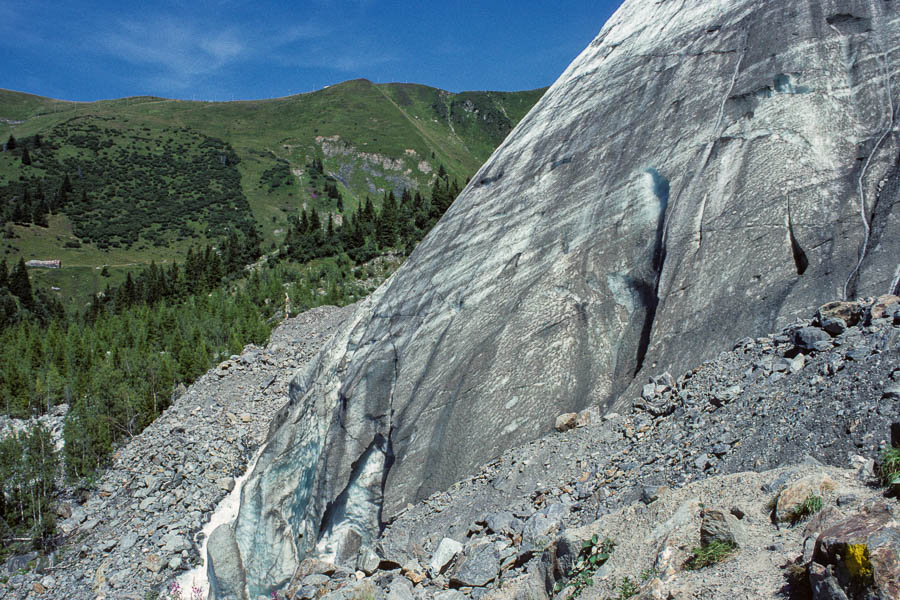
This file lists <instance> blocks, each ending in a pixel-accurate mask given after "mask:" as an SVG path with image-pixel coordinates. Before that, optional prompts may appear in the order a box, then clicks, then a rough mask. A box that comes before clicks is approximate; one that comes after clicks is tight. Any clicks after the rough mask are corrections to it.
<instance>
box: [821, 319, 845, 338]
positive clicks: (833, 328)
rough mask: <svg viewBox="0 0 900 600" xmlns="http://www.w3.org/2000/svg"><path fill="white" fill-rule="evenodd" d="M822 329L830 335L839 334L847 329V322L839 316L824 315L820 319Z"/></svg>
mask: <svg viewBox="0 0 900 600" xmlns="http://www.w3.org/2000/svg"><path fill="white" fill-rule="evenodd" d="M821 325H822V329H824V330H825V331H826V332H828V333H829V334H830V335H833V336H834V335H841V334H842V333H844V332H845V331H847V323H845V322H844V320H843V319H841V318H840V317H825V318H824V319H822V320H821Z"/></svg>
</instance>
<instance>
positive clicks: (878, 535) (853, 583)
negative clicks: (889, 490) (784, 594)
mask: <svg viewBox="0 0 900 600" xmlns="http://www.w3.org/2000/svg"><path fill="white" fill-rule="evenodd" d="M813 560H814V561H815V563H817V564H818V565H820V566H821V567H824V568H825V569H827V570H828V574H829V578H831V579H835V580H836V581H837V582H838V583H839V584H840V587H841V588H842V589H844V590H845V591H846V590H850V589H851V587H854V588H859V587H862V588H865V589H866V590H868V591H869V592H871V593H872V594H874V595H873V596H871V597H875V598H900V524H898V522H897V520H896V517H895V514H894V509H893V508H892V507H891V506H889V505H888V504H885V503H878V504H875V505H873V506H867V507H864V508H863V509H861V510H860V511H859V512H858V513H856V514H854V515H852V516H850V517H848V518H847V519H845V520H843V521H841V522H840V523H837V524H835V525H833V526H831V527H829V528H828V529H826V530H825V531H823V532H822V533H821V534H820V535H819V538H818V540H817V541H816V549H815V553H814V558H813ZM816 569H817V572H820V573H821V572H822V569H821V568H819V567H816ZM811 572H812V570H811Z"/></svg>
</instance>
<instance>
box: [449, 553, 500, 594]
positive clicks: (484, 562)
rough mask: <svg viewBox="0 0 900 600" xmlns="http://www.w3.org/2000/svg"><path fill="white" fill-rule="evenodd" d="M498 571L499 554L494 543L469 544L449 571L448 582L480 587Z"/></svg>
mask: <svg viewBox="0 0 900 600" xmlns="http://www.w3.org/2000/svg"><path fill="white" fill-rule="evenodd" d="M498 573H500V554H499V553H498V552H497V548H496V547H495V546H494V544H491V543H485V544H479V545H476V546H470V547H467V548H466V549H465V551H464V552H463V555H462V558H461V559H460V560H459V562H458V563H457V565H456V567H455V568H454V569H453V571H452V572H451V573H450V583H451V584H452V585H457V586H472V587H481V586H485V585H487V584H489V583H490V582H492V581H493V580H494V579H496V577H497V574H498Z"/></svg>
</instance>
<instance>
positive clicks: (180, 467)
mask: <svg viewBox="0 0 900 600" xmlns="http://www.w3.org/2000/svg"><path fill="white" fill-rule="evenodd" d="M353 310H354V309H353V307H352V306H351V307H346V308H335V307H321V308H316V309H313V310H311V311H308V312H305V313H302V314H301V315H299V316H297V317H293V318H290V319H287V320H285V321H284V322H282V323H281V324H280V325H279V326H278V327H277V328H276V329H275V330H274V331H273V332H272V335H271V337H270V338H269V341H268V343H267V345H266V346H265V348H259V347H256V346H253V345H249V346H247V347H245V348H244V350H243V352H242V353H241V354H240V356H232V357H231V358H230V359H229V360H226V361H224V362H222V363H220V364H219V365H218V366H217V367H216V368H214V369H211V370H210V371H209V372H207V373H206V374H205V375H204V376H203V377H201V378H200V379H199V380H197V381H196V382H195V383H194V384H193V385H191V386H190V387H189V388H188V389H187V390H186V391H184V392H183V394H182V395H181V396H180V397H179V398H178V399H177V400H176V401H175V402H174V404H173V405H172V406H171V407H170V408H169V409H167V410H166V411H165V412H164V413H163V414H162V415H160V416H159V418H157V419H156V420H155V421H154V422H153V423H152V424H151V425H150V426H148V427H147V428H146V429H145V430H144V431H143V432H142V433H141V434H140V435H138V436H137V437H135V438H134V439H133V440H131V441H130V442H129V443H128V445H127V446H125V447H123V448H122V449H120V450H119V451H118V452H117V453H116V455H115V457H114V462H113V464H112V466H111V467H110V468H109V469H108V470H107V471H106V472H105V473H104V474H103V477H102V479H101V480H100V481H99V482H98V486H97V488H98V492H97V494H95V495H92V496H89V497H88V499H87V501H86V502H84V504H79V503H78V502H77V500H73V501H72V502H69V503H65V504H63V505H62V506H61V507H60V510H59V512H60V522H59V525H58V529H59V530H60V531H61V532H62V534H63V535H64V536H65V539H66V542H65V543H64V545H63V550H62V551H60V552H57V553H56V554H55V555H54V556H53V557H51V559H50V560H47V559H41V560H40V561H39V564H37V565H36V568H35V569H32V570H30V571H29V572H27V573H24V574H23V573H18V574H17V573H16V570H17V569H18V567H19V566H24V563H23V565H19V564H18V563H16V564H13V565H9V567H10V569H11V571H10V572H9V573H5V574H4V575H6V577H7V578H6V580H5V581H4V582H3V583H2V584H0V598H2V599H10V600H12V599H13V598H15V599H16V600H24V599H25V598H35V599H36V598H60V599H62V598H66V599H82V598H83V599H90V600H94V599H96V598H116V599H134V600H143V599H144V598H145V597H146V594H148V593H151V592H154V591H155V590H158V589H160V588H161V587H165V584H167V583H168V582H171V581H172V580H173V579H174V578H175V577H176V575H178V574H179V573H181V572H183V571H184V570H185V569H187V568H189V567H191V566H193V565H194V564H199V562H200V560H201V557H200V556H199V549H200V542H201V540H200V539H198V533H199V532H200V529H201V528H202V526H203V524H204V523H205V522H206V521H207V520H208V519H209V516H210V514H211V513H212V511H213V510H214V509H215V507H216V505H217V504H218V503H219V501H220V500H221V499H222V498H223V497H224V496H225V495H226V494H227V493H228V492H229V491H230V490H231V489H232V487H233V486H234V479H235V477H237V476H239V475H240V474H241V473H243V471H244V469H245V468H246V467H247V463H248V461H249V458H250V456H251V455H252V454H253V452H254V450H255V449H256V448H257V447H258V446H259V445H260V444H261V443H262V442H263V441H264V440H265V437H266V434H267V431H268V426H269V421H270V420H271V418H272V415H273V414H274V413H275V412H276V411H278V410H279V409H280V408H281V407H282V406H283V405H284V404H285V402H286V401H287V390H288V385H289V382H290V380H291V378H292V377H293V374H294V372H295V371H296V370H297V369H298V368H301V367H302V366H303V365H304V364H305V363H306V362H307V361H309V360H310V358H311V357H313V356H314V355H315V354H316V353H317V352H318V350H319V348H320V347H321V346H322V344H323V343H324V342H325V341H326V340H327V339H328V338H329V337H330V336H331V335H332V334H333V333H334V331H335V329H336V328H337V327H338V326H339V325H340V324H341V322H342V321H343V320H344V319H345V318H346V317H347V315H348V314H350V313H352V312H353Z"/></svg>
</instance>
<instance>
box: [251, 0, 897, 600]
mask: <svg viewBox="0 0 900 600" xmlns="http://www.w3.org/2000/svg"><path fill="white" fill-rule="evenodd" d="M898 20H900V6H898V4H897V3H896V2H890V1H885V0H868V1H863V0H825V1H822V2H799V1H796V0H783V1H781V2H758V1H755V0H687V1H674V0H672V1H661V2H647V1H645V0H626V2H625V3H624V5H623V6H622V7H621V8H620V9H619V11H618V12H617V13H616V14H615V15H614V16H613V17H612V19H611V20H610V22H609V23H608V24H607V25H606V26H605V27H604V28H603V30H602V31H601V33H600V35H599V36H598V37H597V38H596V39H595V40H594V41H593V42H592V43H591V44H590V46H589V47H588V48H587V49H586V50H585V51H584V52H583V53H582V54H581V56H579V57H578V58H577V59H576V60H575V62H574V63H573V64H572V65H571V66H570V67H569V68H568V69H567V70H566V72H565V73H564V74H563V75H562V76H561V77H560V79H559V80H558V81H557V82H556V83H555V84H554V85H553V87H552V88H550V90H549V91H548V92H547V94H546V95H545V96H544V98H543V99H542V100H541V101H540V102H539V103H538V104H537V105H536V106H535V108H534V109H533V110H532V112H531V113H530V114H529V115H528V116H527V117H526V118H525V119H524V120H523V121H522V122H521V123H520V124H519V126H518V127H517V128H516V129H515V130H514V131H513V132H512V133H511V134H510V136H509V137H508V138H507V140H506V141H505V142H504V144H503V145H502V146H501V147H500V148H499V149H498V150H497V151H496V152H495V154H494V155H493V156H492V157H491V159H490V160H489V161H488V162H487V163H486V164H485V165H484V167H483V168H482V169H481V170H480V172H479V173H478V174H477V175H476V176H475V177H474V178H473V179H472V182H471V183H470V185H469V186H468V187H467V188H466V190H465V191H464V192H463V193H462V195H461V196H460V197H459V198H458V199H457V201H456V202H455V203H454V205H453V206H452V207H451V209H450V210H449V211H448V213H447V214H446V215H445V217H444V218H443V219H442V221H441V222H440V223H439V224H438V226H437V227H435V229H434V230H433V231H432V232H431V233H430V234H429V236H428V237H427V239H426V240H425V241H423V242H422V244H421V245H420V246H419V247H418V248H417V249H416V251H415V252H414V253H413V255H412V256H411V257H410V258H409V260H408V261H407V262H406V264H404V265H403V267H402V268H401V269H400V270H399V271H397V273H396V274H395V275H394V276H393V277H392V278H391V279H390V280H388V281H387V282H386V283H385V284H384V285H383V286H382V287H381V288H380V289H379V290H378V291H377V292H376V293H375V294H374V295H373V296H372V297H370V298H369V299H368V300H367V301H366V302H364V303H362V304H361V306H360V308H359V310H358V311H357V313H356V315H355V317H354V318H353V319H351V320H350V321H349V322H347V323H346V324H345V326H344V328H343V329H342V330H341V331H339V332H338V333H337V334H336V335H335V337H334V338H333V340H332V342H331V344H330V345H329V346H328V347H327V348H326V349H325V350H324V351H323V352H322V354H321V355H320V357H319V359H318V361H317V363H316V364H315V365H313V367H311V368H310V369H308V370H307V371H306V372H304V373H303V374H301V375H300V376H298V378H297V379H296V380H295V382H294V385H293V387H292V396H291V397H292V401H291V404H290V405H289V406H288V407H286V409H285V410H284V411H283V413H282V414H281V415H280V416H279V418H277V419H276V420H275V422H274V423H273V426H272V430H271V433H270V437H269V442H268V447H267V449H266V451H265V452H264V453H263V455H262V457H261V458H260V460H259V462H258V465H257V468H256V471H255V473H254V475H253V476H252V477H251V478H250V480H249V482H248V484H247V486H246V487H245V488H244V490H243V502H242V508H241V512H240V515H239V517H238V521H237V523H236V526H235V536H236V540H237V544H238V546H239V548H240V551H241V555H242V561H243V565H244V567H245V569H246V581H247V586H248V591H249V593H250V596H251V597H254V596H255V595H256V594H260V593H266V592H267V591H268V590H270V589H273V588H274V587H276V586H278V585H281V584H284V583H286V582H287V581H288V580H289V579H290V576H291V574H292V573H293V571H294V569H295V568H296V565H297V563H299V561H300V560H301V559H302V558H303V556H304V555H305V554H306V553H308V552H312V551H315V552H318V553H321V554H324V555H330V556H331V557H336V556H338V555H340V554H342V553H344V554H345V553H346V548H348V547H349V546H355V545H357V544H362V545H365V544H366V543H367V542H368V541H369V540H370V539H371V538H372V537H373V536H375V535H377V534H378V532H379V530H380V528H381V527H382V526H383V524H384V523H385V522H387V521H389V520H390V519H392V518H393V517H394V516H396V515H397V514H398V512H399V511H401V510H402V509H403V508H404V507H405V506H406V505H407V503H408V502H412V501H415V500H418V499H422V498H424V497H426V496H428V495H429V494H431V493H432V492H434V491H436V490H441V489H445V488H446V487H448V486H449V485H451V484H452V483H454V482H455V481H457V480H459V479H461V478H463V477H465V476H466V475H468V474H469V473H470V472H471V471H472V470H473V468H474V467H475V466H476V465H478V464H481V463H484V462H486V461H487V460H489V459H490V458H492V457H494V456H496V455H498V454H499V453H500V452H501V451H502V450H503V449H505V448H508V447H511V446H514V445H516V444H518V443H521V442H523V441H526V440H529V439H533V438H535V437H537V436H540V435H542V434H544V433H546V432H548V431H550V430H552V428H553V427H554V424H555V418H556V416H557V415H559V414H561V413H564V412H577V411H579V410H581V409H583V408H585V407H586V406H589V405H602V406H615V407H616V408H617V409H618V408H620V407H621V406H624V405H625V404H630V402H631V401H632V400H633V399H634V398H636V397H638V396H639V395H640V389H641V385H642V384H644V383H646V381H647V379H646V376H647V375H648V374H655V373H659V372H662V371H664V370H671V371H672V372H680V371H683V370H685V369H686V368H688V367H691V366H694V365H696V364H697V363H699V362H700V361H702V360H705V359H708V358H710V357H711V356H713V355H714V354H715V353H717V352H719V351H721V350H724V349H726V347H727V346H728V345H730V343H731V342H733V341H734V340H735V339H737V338H740V337H742V336H748V335H759V334H762V333H764V332H766V331H770V330H775V329H777V328H780V327H781V326H782V325H784V324H786V323H788V322H790V321H791V320H792V319H793V318H794V317H796V316H797V315H799V314H808V313H811V312H812V311H814V310H815V309H816V307H818V306H820V305H822V304H824V303H825V302H827V301H830V300H833V299H834V298H835V297H845V298H853V297H858V296H877V295H880V294H885V293H890V292H893V293H896V292H897V288H898V282H900V267H898V264H897V262H898V258H897V257H898V256H900V219H898V205H897V198H898V193H900V168H898V150H900V140H898V137H897V135H896V133H895V113H896V111H897V109H898V108H900V94H898V90H900V78H898V77H897V74H896V72H897V70H898V67H900V64H898V61H900V53H897V52H891V49H893V48H896V47H897V46H898V45H900V22H898Z"/></svg>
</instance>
